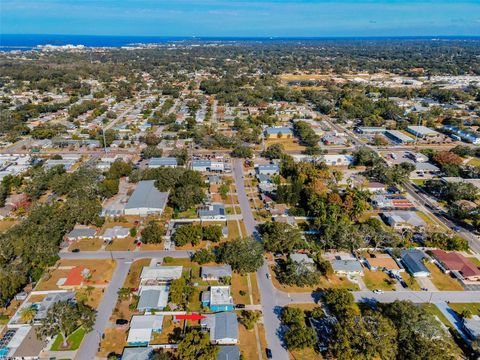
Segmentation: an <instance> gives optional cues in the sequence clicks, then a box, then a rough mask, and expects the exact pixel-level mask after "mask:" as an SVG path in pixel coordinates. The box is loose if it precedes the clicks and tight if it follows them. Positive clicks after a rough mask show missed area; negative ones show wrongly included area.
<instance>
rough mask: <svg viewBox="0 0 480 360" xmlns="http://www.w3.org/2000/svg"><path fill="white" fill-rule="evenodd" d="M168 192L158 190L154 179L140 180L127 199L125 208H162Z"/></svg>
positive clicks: (165, 203)
mask: <svg viewBox="0 0 480 360" xmlns="http://www.w3.org/2000/svg"><path fill="white" fill-rule="evenodd" d="M167 200H168V192H160V191H158V189H157V188H156V187H155V180H145V181H140V182H139V183H138V184H137V186H136V187H135V190H134V191H133V194H132V196H130V199H128V202H127V204H126V205H125V209H136V208H153V209H162V210H163V209H164V208H165V206H166V205H167Z"/></svg>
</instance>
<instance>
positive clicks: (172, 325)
mask: <svg viewBox="0 0 480 360" xmlns="http://www.w3.org/2000/svg"><path fill="white" fill-rule="evenodd" d="M176 329H179V330H176ZM182 329H183V321H174V319H173V316H171V315H167V316H164V317H163V330H162V332H161V333H158V334H154V336H153V340H152V343H154V344H171V343H175V341H172V338H171V336H172V335H173V334H174V332H175V331H181V330H182Z"/></svg>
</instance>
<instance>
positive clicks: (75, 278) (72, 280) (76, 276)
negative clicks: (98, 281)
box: [63, 266, 85, 286]
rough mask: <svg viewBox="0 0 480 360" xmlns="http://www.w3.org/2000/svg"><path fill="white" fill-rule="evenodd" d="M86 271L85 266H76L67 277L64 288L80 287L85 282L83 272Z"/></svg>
mask: <svg viewBox="0 0 480 360" xmlns="http://www.w3.org/2000/svg"><path fill="white" fill-rule="evenodd" d="M84 269H85V266H76V267H74V268H73V269H72V270H70V272H69V273H68V275H67V279H66V280H65V282H64V284H63V286H80V285H82V282H83V275H82V272H83V270H84Z"/></svg>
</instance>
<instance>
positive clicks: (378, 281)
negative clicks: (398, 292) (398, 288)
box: [363, 269, 395, 291]
mask: <svg viewBox="0 0 480 360" xmlns="http://www.w3.org/2000/svg"><path fill="white" fill-rule="evenodd" d="M364 274H365V275H364V276H363V281H364V282H365V285H366V286H367V287H368V288H369V289H370V290H376V289H379V290H385V291H392V290H393V289H395V280H393V279H390V277H389V276H388V275H387V274H385V273H384V272H383V271H371V270H368V269H364Z"/></svg>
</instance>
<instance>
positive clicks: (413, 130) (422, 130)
mask: <svg viewBox="0 0 480 360" xmlns="http://www.w3.org/2000/svg"><path fill="white" fill-rule="evenodd" d="M407 131H408V132H409V133H410V134H413V135H415V136H416V137H418V138H421V139H423V138H426V137H435V136H438V135H440V133H439V132H438V131H435V130H432V129H430V128H428V127H426V126H408V127H407Z"/></svg>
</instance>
